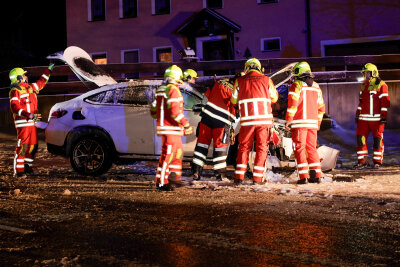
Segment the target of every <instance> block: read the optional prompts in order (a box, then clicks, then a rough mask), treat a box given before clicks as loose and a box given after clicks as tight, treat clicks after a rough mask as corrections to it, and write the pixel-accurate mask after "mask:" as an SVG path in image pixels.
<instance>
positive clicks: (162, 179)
mask: <svg viewBox="0 0 400 267" xmlns="http://www.w3.org/2000/svg"><path fill="white" fill-rule="evenodd" d="M172 172H175V174H176V177H175V180H176V181H179V180H180V179H181V176H182V140H181V136H180V135H172V134H171V135H163V136H162V148H161V155H160V160H159V161H158V167H157V173H156V184H159V185H161V186H163V185H164V184H168V176H169V174H170V173H172Z"/></svg>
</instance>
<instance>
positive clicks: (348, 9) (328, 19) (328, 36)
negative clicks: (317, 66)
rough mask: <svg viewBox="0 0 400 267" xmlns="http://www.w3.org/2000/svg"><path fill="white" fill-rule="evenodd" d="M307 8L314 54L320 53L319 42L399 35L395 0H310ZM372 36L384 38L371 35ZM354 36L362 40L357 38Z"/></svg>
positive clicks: (399, 8) (399, 19)
mask: <svg viewBox="0 0 400 267" xmlns="http://www.w3.org/2000/svg"><path fill="white" fill-rule="evenodd" d="M310 10H311V34H312V51H313V53H312V56H314V57H319V56H322V53H321V41H326V40H337V39H355V40H354V41H353V42H356V41H357V42H358V41H362V42H367V41H377V40H381V41H383V40H390V39H393V38H398V35H400V27H397V26H396V25H400V16H399V14H400V2H399V1H393V0H380V1H348V0H337V1H325V0H310ZM396 35H397V36H396ZM376 36H388V37H385V38H383V39H376V38H373V37H376ZM358 38H365V39H364V40H357V39H358ZM349 42H351V41H350V40H349Z"/></svg>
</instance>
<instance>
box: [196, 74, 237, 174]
mask: <svg viewBox="0 0 400 267" xmlns="http://www.w3.org/2000/svg"><path fill="white" fill-rule="evenodd" d="M232 83H233V81H231V82H229V81H228V80H225V79H223V80H220V81H217V82H215V84H214V86H213V87H212V88H211V89H208V90H207V91H206V92H205V94H204V96H205V97H207V99H208V101H207V103H206V105H205V107H204V108H203V111H202V113H201V117H202V118H201V121H200V123H199V126H198V127H199V129H198V137H197V144H196V148H195V150H194V154H193V162H192V163H193V167H194V174H193V179H194V180H200V179H201V172H202V170H203V167H204V164H205V162H206V158H207V154H208V148H209V146H210V144H211V140H212V141H213V146H214V151H213V165H214V167H213V168H214V174H215V176H216V179H217V180H219V181H222V179H223V178H225V177H226V157H227V148H228V142H229V140H230V138H229V129H230V127H231V123H232V121H234V120H235V107H234V105H232V103H231V97H232V87H233V84H232Z"/></svg>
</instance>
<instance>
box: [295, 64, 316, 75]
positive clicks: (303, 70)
mask: <svg viewBox="0 0 400 267" xmlns="http://www.w3.org/2000/svg"><path fill="white" fill-rule="evenodd" d="M292 73H293V75H294V76H296V77H305V76H310V77H314V74H312V72H311V68H310V65H309V64H308V63H307V62H305V61H302V62H299V63H297V64H296V65H294V67H293V69H292Z"/></svg>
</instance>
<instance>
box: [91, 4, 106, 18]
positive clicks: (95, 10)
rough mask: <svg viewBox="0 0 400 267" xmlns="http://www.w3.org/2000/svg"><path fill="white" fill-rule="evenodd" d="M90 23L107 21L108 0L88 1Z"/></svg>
mask: <svg viewBox="0 0 400 267" xmlns="http://www.w3.org/2000/svg"><path fill="white" fill-rule="evenodd" d="M88 8H89V11H90V12H89V21H102V20H105V19H106V0H88Z"/></svg>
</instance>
